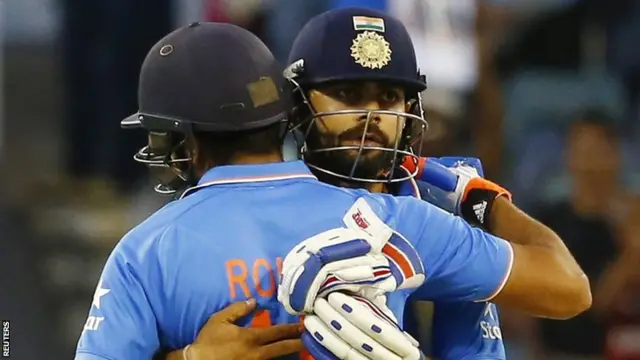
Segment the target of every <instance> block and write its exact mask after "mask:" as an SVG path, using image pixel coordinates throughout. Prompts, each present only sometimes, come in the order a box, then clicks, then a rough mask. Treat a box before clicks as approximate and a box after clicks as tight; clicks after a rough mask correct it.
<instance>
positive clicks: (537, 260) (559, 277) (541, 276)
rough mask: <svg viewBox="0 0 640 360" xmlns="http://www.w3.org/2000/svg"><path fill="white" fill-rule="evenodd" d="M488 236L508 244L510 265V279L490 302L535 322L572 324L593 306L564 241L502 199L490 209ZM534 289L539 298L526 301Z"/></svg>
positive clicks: (587, 288) (583, 280) (582, 273)
mask: <svg viewBox="0 0 640 360" xmlns="http://www.w3.org/2000/svg"><path fill="white" fill-rule="evenodd" d="M489 221H490V227H489V228H490V229H492V233H493V234H494V235H496V236H498V237H500V238H503V239H505V240H507V241H509V242H510V243H511V245H512V247H513V253H514V262H513V269H512V270H511V276H510V279H509V280H508V281H507V282H506V284H505V286H504V288H503V289H502V291H501V292H500V293H499V294H498V295H496V297H495V298H494V300H493V301H494V302H496V303H497V304H500V305H504V306H508V307H516V306H517V307H518V308H521V309H522V310H524V311H526V312H527V313H529V314H531V315H535V316H542V317H551V318H559V319H563V318H570V317H573V316H575V315H577V314H579V313H581V312H583V311H585V310H586V309H588V308H589V307H590V306H591V291H590V286H589V279H588V278H587V276H586V275H585V274H584V272H583V271H582V269H581V268H580V266H579V265H578V263H577V262H576V261H575V259H574V258H573V256H572V255H571V253H570V252H569V249H567V247H566V246H565V245H564V243H563V242H562V239H560V237H558V235H556V233H555V232H553V231H552V230H551V229H549V228H548V227H546V226H544V225H542V224H541V223H539V222H538V221H536V220H534V219H533V218H531V217H529V216H528V215H527V214H525V213H524V212H522V211H520V210H519V209H518V208H517V207H516V206H515V205H513V204H512V203H511V202H510V201H508V200H507V199H504V198H498V199H496V201H495V202H494V204H493V209H492V214H491V217H490V218H489ZM532 288H535V289H537V290H536V292H537V296H527V295H526V294H527V293H529V291H531V289H532Z"/></svg>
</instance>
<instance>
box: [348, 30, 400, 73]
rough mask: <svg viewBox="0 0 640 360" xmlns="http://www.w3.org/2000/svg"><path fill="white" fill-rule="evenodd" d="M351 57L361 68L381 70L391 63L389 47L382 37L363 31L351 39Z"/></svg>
mask: <svg viewBox="0 0 640 360" xmlns="http://www.w3.org/2000/svg"><path fill="white" fill-rule="evenodd" d="M351 57H352V58H353V59H354V60H355V61H356V63H357V64H360V65H362V66H363V67H366V68H370V69H382V68H383V67H384V66H386V65H387V64H388V63H389V61H391V47H390V46H389V43H388V42H387V40H385V38H384V37H382V35H380V34H377V33H375V32H373V31H365V32H362V33H360V34H358V36H357V37H356V38H355V39H353V44H352V45H351Z"/></svg>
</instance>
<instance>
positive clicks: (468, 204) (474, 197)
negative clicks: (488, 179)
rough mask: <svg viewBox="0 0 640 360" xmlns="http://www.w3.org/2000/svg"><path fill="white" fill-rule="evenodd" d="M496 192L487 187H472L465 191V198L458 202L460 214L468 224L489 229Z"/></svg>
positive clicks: (488, 230)
mask: <svg viewBox="0 0 640 360" xmlns="http://www.w3.org/2000/svg"><path fill="white" fill-rule="evenodd" d="M497 197H498V193H497V192H496V191H493V190H487V189H472V190H469V192H468V193H467V198H466V199H465V200H464V201H463V202H462V203H461V204H460V215H461V216H462V218H463V219H464V220H465V221H466V222H468V223H469V224H470V225H473V226H476V227H480V228H482V229H484V230H485V231H487V232H491V231H490V229H489V223H490V222H489V217H490V216H491V208H492V207H493V202H494V201H495V200H496V198H497Z"/></svg>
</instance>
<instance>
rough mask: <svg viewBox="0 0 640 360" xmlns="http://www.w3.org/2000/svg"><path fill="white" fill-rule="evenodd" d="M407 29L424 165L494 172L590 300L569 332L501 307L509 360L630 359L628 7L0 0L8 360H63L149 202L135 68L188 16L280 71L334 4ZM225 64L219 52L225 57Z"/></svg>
mask: <svg viewBox="0 0 640 360" xmlns="http://www.w3.org/2000/svg"><path fill="white" fill-rule="evenodd" d="M347 5H368V6H372V7H377V8H384V9H386V11H389V12H391V13H393V14H395V15H396V16H397V17H399V18H400V19H402V20H403V21H405V22H406V24H407V26H408V27H409V29H410V31H411V34H412V36H413V38H414V42H415V45H416V48H417V49H418V56H419V61H420V64H421V67H422V69H423V71H424V72H426V74H427V75H428V79H429V89H428V90H427V91H426V93H425V96H424V98H425V102H426V105H427V107H428V112H429V114H428V115H429V121H430V125H431V126H430V133H429V134H430V136H429V138H428V140H427V143H426V144H425V145H426V152H425V153H426V154H427V155H434V156H435V155H442V154H458V155H459V154H463V155H475V156H480V157H481V158H482V160H483V162H484V164H485V167H486V173H487V175H488V176H489V177H490V178H492V179H495V180H498V181H500V182H501V183H503V184H505V185H507V186H508V188H510V189H511V190H512V191H513V192H514V195H515V199H516V202H517V203H519V205H521V206H522V207H523V208H525V209H526V210H528V211H530V212H531V213H532V214H534V215H535V216H536V217H537V218H538V219H540V220H541V221H543V222H545V223H547V224H548V225H550V226H551V227H552V228H553V229H555V230H556V231H557V232H559V233H560V234H561V235H562V236H563V237H564V239H565V240H566V241H567V246H569V248H570V249H571V250H572V251H573V252H574V254H575V256H576V257H577V259H578V261H579V262H580V263H581V265H582V266H583V268H584V269H585V271H586V272H587V274H588V275H589V276H590V278H591V281H592V290H593V294H594V307H593V309H592V310H590V311H589V312H587V313H585V314H583V315H581V316H580V317H578V318H576V319H573V320H570V321H565V322H557V321H549V320H534V319H531V318H528V317H525V316H522V315H521V314H517V313H511V312H507V311H502V313H501V319H502V323H503V328H502V333H503V336H504V338H505V339H506V343H507V345H508V353H509V358H510V359H523V360H527V359H567V360H568V359H610V360H613V359H615V360H631V359H640V201H639V200H638V197H637V193H638V189H640V176H638V175H639V174H640V161H639V160H640V135H639V133H640V126H639V121H638V120H639V116H640V107H639V104H640V102H639V100H640V98H639V96H640V2H638V1H635V0H617V1H603V0H536V1H534V0H393V1H391V0H369V1H364V0H363V1H358V0H351V1H349V0H305V1H301V0H7V1H2V2H0V13H1V15H2V27H1V30H2V31H1V35H2V40H3V45H4V46H2V48H1V49H2V50H1V56H0V63H2V69H3V71H2V75H1V80H2V84H3V89H4V92H3V94H4V96H3V97H2V100H1V101H0V108H2V110H3V111H2V112H0V116H1V117H0V149H1V151H2V155H3V156H2V157H1V159H0V161H1V162H2V165H3V169H4V171H3V174H2V175H3V176H2V177H0V179H1V180H0V181H1V183H2V184H3V186H2V187H0V189H1V190H0V192H1V195H2V196H1V197H0V234H2V235H0V239H1V240H0V270H1V273H0V274H1V276H0V318H1V319H9V320H11V325H12V326H11V330H12V337H11V341H12V342H11V345H12V349H11V350H12V356H13V357H12V358H15V359H20V360H23V359H24V360H30V359H45V358H46V359H49V360H55V359H69V358H72V356H73V355H72V354H73V350H74V347H75V343H76V341H77V338H78V336H79V333H80V331H81V330H82V327H83V324H84V321H85V318H86V313H87V309H88V306H89V305H90V303H91V297H92V293H93V289H94V286H95V284H96V281H97V279H98V277H99V273H100V270H101V267H102V265H103V262H104V260H105V258H106V256H107V255H108V253H109V251H110V250H111V248H112V247H113V246H114V244H115V243H116V242H117V241H118V240H119V238H120V237H121V236H122V235H123V234H124V233H125V232H126V231H127V230H128V229H129V228H130V227H131V226H133V225H134V224H136V223H137V222H139V221H140V220H141V219H143V218H144V217H146V216H147V215H148V214H150V213H151V212H153V211H154V210H155V209H157V208H158V207H159V206H161V205H162V203H163V201H166V200H165V199H162V198H159V197H157V196H156V195H154V194H153V192H152V190H151V188H150V186H149V185H150V179H148V177H147V173H146V171H145V169H144V168H143V167H142V166H140V165H138V164H135V163H134V162H133V161H132V158H131V156H132V154H133V152H134V151H135V150H137V147H139V146H140V144H142V143H143V141H144V140H145V139H144V135H143V134H142V133H129V132H123V131H121V130H120V129H119V128H118V122H119V120H120V119H121V118H122V117H124V116H126V115H128V114H130V113H132V112H134V111H136V83H137V72H138V70H139V66H140V64H141V62H142V59H143V58H144V56H145V54H146V52H147V50H148V49H149V47H150V46H151V45H152V44H153V43H155V41H157V40H158V39H160V38H161V37H162V36H163V35H164V34H166V33H168V32H169V31H170V30H171V29H173V28H174V27H177V26H179V25H183V24H187V23H189V22H192V21H197V20H216V21H230V22H234V23H237V24H240V25H242V26H245V27H247V28H249V29H251V30H252V31H254V32H255V33H256V34H258V35H259V36H260V37H261V38H263V39H264V40H265V41H266V42H267V44H268V45H269V46H270V47H271V48H272V49H273V51H274V52H275V53H276V55H277V56H278V57H279V58H280V59H281V60H282V61H283V63H284V61H285V60H286V53H287V51H288V48H289V45H290V43H291V42H292V40H293V38H294V37H295V35H296V34H297V31H298V30H299V29H300V27H301V26H302V25H303V24H304V23H305V21H306V20H307V19H309V18H310V17H311V16H313V15H315V14H317V13H319V12H321V11H323V10H325V9H329V8H331V7H336V6H347ZM221 56H224V52H223V49H221Z"/></svg>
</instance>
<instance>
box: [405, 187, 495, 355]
mask: <svg viewBox="0 0 640 360" xmlns="http://www.w3.org/2000/svg"><path fill="white" fill-rule="evenodd" d="M427 191H428V189H427V188H426V186H425V185H424V182H422V181H420V180H417V181H416V180H414V179H410V180H408V181H407V183H406V184H402V186H400V189H399V192H398V195H408V196H413V197H416V198H418V199H422V198H424V197H425V196H426V194H425V193H426V192H427ZM414 300H415V299H414V296H411V297H409V299H408V301H407V304H406V309H405V311H406V313H405V317H404V319H405V324H404V329H405V330H406V331H407V332H409V333H410V334H412V335H413V336H414V337H415V338H416V339H419V340H421V339H420V337H419V336H418V329H417V326H418V325H417V323H416V318H417V317H418V316H420V314H417V313H414V311H413V306H412V303H413V301H414ZM433 310H434V312H433V319H432V326H431V339H430V341H429V343H428V344H424V343H422V342H421V344H420V345H421V347H426V348H425V349H423V350H424V351H425V352H428V353H430V354H431V355H432V356H434V357H435V358H436V359H438V360H450V359H455V360H472V359H473V360H476V359H482V360H485V359H486V360H505V359H506V353H505V347H504V342H503V340H502V332H501V329H500V319H499V317H498V309H497V308H496V305H495V304H493V303H490V302H479V303H477V302H436V303H434V308H433ZM427 348H428V349H427Z"/></svg>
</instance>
